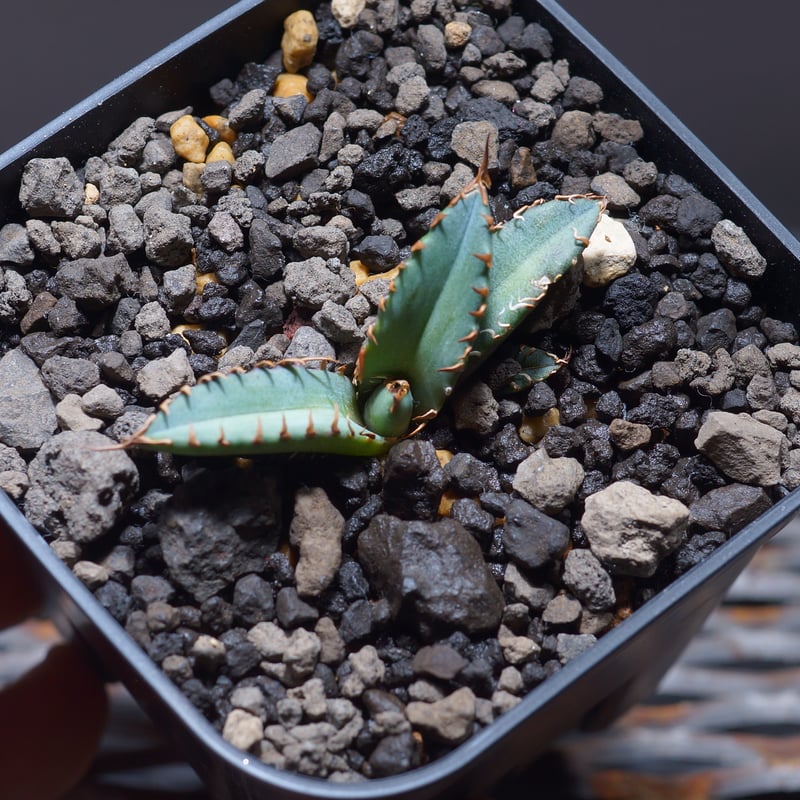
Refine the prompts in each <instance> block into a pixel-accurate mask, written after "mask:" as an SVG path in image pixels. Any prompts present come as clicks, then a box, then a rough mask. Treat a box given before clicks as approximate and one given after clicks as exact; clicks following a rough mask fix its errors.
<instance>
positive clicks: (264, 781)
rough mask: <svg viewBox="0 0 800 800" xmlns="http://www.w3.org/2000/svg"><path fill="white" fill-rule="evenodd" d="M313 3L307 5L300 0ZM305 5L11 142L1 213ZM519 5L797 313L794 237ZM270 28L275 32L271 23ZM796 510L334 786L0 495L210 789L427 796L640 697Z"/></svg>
mask: <svg viewBox="0 0 800 800" xmlns="http://www.w3.org/2000/svg"><path fill="white" fill-rule="evenodd" d="M306 5H307V4H306ZM298 7H299V4H298V3H294V2H289V1H288V0H286V1H285V2H283V1H282V0H265V2H257V1H256V0H243V1H242V2H240V3H239V4H237V5H236V6H235V7H233V8H232V9H230V10H229V11H227V12H225V13H223V14H221V15H219V16H218V17H216V18H215V19H213V20H212V21H210V22H208V23H206V24H205V25H202V26H201V27H199V28H197V29H196V30H195V31H194V32H192V33H191V34H189V35H188V36H186V37H184V38H182V39H180V40H178V41H177V42H175V43H174V44H173V45H172V46H171V47H169V48H167V49H165V50H163V51H161V52H160V53H158V54H157V55H156V56H154V57H153V58H151V59H149V60H148V61H146V62H145V63H143V64H142V65H140V66H139V67H138V68H136V69H134V70H132V71H130V72H128V73H126V74H125V75H123V76H121V77H120V78H119V79H118V80H116V81H114V82H113V83H111V84H109V85H108V86H107V87H105V88H104V89H103V90H101V91H100V92H98V93H96V94H95V95H92V96H91V97H89V98H87V100H85V101H84V102H83V103H82V104H80V105H78V106H76V107H75V108H74V109H72V110H71V111H70V112H68V113H66V114H64V115H62V116H61V117H59V118H58V119H56V120H55V121H54V122H52V123H51V124H50V125H48V126H46V127H45V128H43V129H42V130H41V131H39V132H38V133H37V134H35V135H33V136H31V137H29V138H28V139H26V140H25V141H23V142H22V143H20V144H19V145H18V146H17V147H15V148H12V149H11V150H9V151H7V152H6V153H5V154H3V155H0V212H1V213H2V217H3V219H4V220H5V221H10V220H13V219H15V218H17V217H18V216H19V215H20V211H19V208H18V206H17V200H16V198H17V191H18V185H19V178H20V175H21V170H22V166H23V165H24V163H25V162H26V161H27V160H28V159H30V158H32V157H35V156H56V155H65V156H67V157H69V158H71V159H74V160H75V161H76V162H77V161H79V160H83V159H85V158H86V157H87V156H89V155H91V154H92V153H96V152H101V151H102V148H103V147H104V144H105V143H106V142H107V141H109V140H110V139H111V138H113V137H114V136H115V135H116V134H117V133H118V132H119V131H120V130H122V129H123V128H124V127H125V126H126V125H127V124H129V123H130V122H131V121H132V120H133V119H134V118H136V117H137V116H139V115H143V114H146V115H154V116H155V115H158V114H160V113H162V112H163V111H164V110H165V109H169V108H174V107H181V106H185V105H187V104H195V105H196V107H198V108H200V107H202V106H203V105H204V104H205V103H206V98H205V97H204V96H203V97H199V96H198V91H199V90H198V89H197V88H194V87H205V86H208V85H209V84H211V83H213V82H214V81H216V80H218V79H220V78H222V77H225V76H229V75H231V74H235V73H236V72H237V71H238V68H239V67H240V66H241V65H242V64H243V63H244V62H246V61H249V60H254V61H257V60H263V59H264V58H265V57H266V56H267V54H268V53H269V52H270V51H271V50H272V49H274V47H275V46H276V45H277V40H278V35H279V34H278V31H279V28H280V22H281V20H282V19H283V18H284V17H285V16H286V15H287V14H288V13H290V12H291V11H293V10H295V9H296V8H298ZM517 10H518V11H519V12H521V13H523V14H525V15H527V16H528V17H529V18H530V19H532V20H534V19H535V20H538V21H540V22H542V23H543V24H544V25H545V26H546V27H547V28H548V29H549V30H550V31H551V33H552V34H553V36H554V37H555V39H556V43H557V46H558V49H559V52H560V53H561V54H562V55H563V56H566V57H568V58H569V59H570V60H571V62H572V64H573V65H574V67H575V69H576V71H578V72H579V73H580V74H581V75H583V76H585V77H587V78H590V79H593V80H595V81H597V82H598V83H600V84H601V85H602V86H603V88H604V91H605V95H606V98H607V103H608V110H614V111H619V112H621V113H625V114H626V115H632V116H634V117H635V118H637V119H638V120H639V121H640V122H641V123H642V125H643V126H644V128H645V131H646V137H645V140H644V142H642V143H641V144H640V146H638V149H639V152H640V154H641V155H642V156H643V157H644V158H652V159H654V160H656V161H657V162H658V164H659V168H660V169H662V170H663V169H665V168H666V169H674V170H676V171H678V172H679V173H680V174H681V175H683V176H685V177H686V178H687V179H689V180H691V181H692V182H693V183H694V184H695V185H696V186H697V187H698V189H699V190H700V191H701V192H703V193H704V194H705V195H706V196H707V197H708V198H710V199H712V200H713V201H714V202H715V203H717V204H718V205H719V206H720V208H721V209H722V210H723V212H724V214H725V215H726V216H729V217H730V218H732V219H734V220H736V221H737V223H738V224H740V225H742V227H744V229H745V230H746V232H747V233H748V235H749V236H750V238H751V239H752V241H753V242H754V244H755V245H756V246H757V247H758V248H759V250H760V251H761V252H762V253H763V255H764V256H765V257H766V258H767V260H768V263H769V265H770V266H769V273H768V276H769V281H768V282H763V283H764V285H763V286H762V287H760V288H759V289H757V290H756V291H758V292H761V295H760V296H757V298H756V299H757V301H758V302H759V303H760V304H761V305H762V306H763V307H764V308H765V309H766V310H767V312H768V313H769V314H770V315H771V316H774V317H778V318H781V319H790V320H793V319H795V318H796V314H795V310H796V309H797V308H798V307H800V302H798V301H799V300H800V298H798V297H797V296H796V295H797V293H798V289H797V288H796V287H800V260H799V259H800V247H799V246H798V243H797V241H796V240H795V239H794V237H792V236H791V234H789V232H788V231H787V230H786V229H785V228H784V227H783V226H782V225H781V224H780V223H779V222H778V221H777V220H776V219H775V218H774V217H773V216H772V214H770V212H769V211H767V210H766V209H765V208H764V207H763V206H762V205H761V204H760V203H759V202H758V201H757V200H756V199H755V198H754V197H753V196H752V195H751V194H750V193H749V192H748V191H747V190H746V189H745V188H744V187H743V186H742V185H741V184H740V183H739V182H738V181H737V180H736V178H735V177H734V176H733V175H731V173H730V172H729V171H728V170H727V169H726V168H725V167H724V166H723V165H722V164H721V163H720V162H719V161H717V159H715V158H714V156H713V155H711V153H709V152H708V150H707V149H706V148H705V147H704V146H703V145H702V144H701V143H700V142H699V141H698V140H697V139H696V138H695V137H694V136H692V134H691V133H690V132H689V131H688V130H686V128H685V127H684V126H683V125H682V124H681V123H680V122H679V121H678V120H677V119H676V118H675V117H674V116H673V115H672V114H671V113H670V112H669V111H668V110H667V109H666V108H664V106H663V105H662V104H661V103H659V102H658V100H657V99H656V98H654V97H653V96H652V95H651V94H650V93H649V92H648V91H647V90H646V89H645V88H644V87H643V86H642V85H641V84H640V83H639V82H638V81H637V80H636V79H635V78H634V77H633V76H632V75H631V74H630V73H629V72H628V71H627V70H626V69H625V68H623V67H622V66H621V65H620V64H619V63H618V62H617V61H616V60H615V59H614V58H613V57H612V56H611V55H610V54H609V53H608V52H607V51H606V50H604V49H603V48H602V47H601V46H600V45H599V44H598V43H597V41H596V40H594V39H593V38H592V37H591V36H589V35H588V34H587V33H586V31H584V30H583V29H582V28H581V27H580V26H579V25H577V24H576V23H575V21H574V20H573V19H572V18H571V17H569V16H568V15H567V14H566V13H565V12H564V11H563V10H562V9H560V8H559V6H558V5H557V3H556V2H554V0H539V2H534V0H528V1H527V2H526V1H525V0H518V2H517ZM270 32H271V35H270ZM798 510H800V491H796V492H794V493H792V494H791V495H789V496H787V497H786V498H785V499H783V500H782V501H780V502H779V503H777V504H776V505H775V506H773V507H772V508H771V509H770V510H769V511H767V512H766V513H765V514H763V515H762V516H761V517H760V518H758V519H757V520H756V521H755V522H753V523H752V524H750V525H748V526H747V527H746V528H745V529H744V530H742V531H740V532H739V533H737V534H736V535H735V536H734V537H732V539H731V540H730V541H728V542H727V543H726V544H724V545H723V546H721V547H720V548H719V549H718V550H716V551H715V552H714V553H713V554H712V555H710V556H709V557H708V558H707V559H706V560H705V561H704V562H703V563H702V564H700V565H699V566H697V567H695V568H694V569H692V570H690V571H689V572H687V573H686V574H685V575H683V576H682V577H681V578H679V579H678V580H677V581H675V582H674V583H673V584H671V585H670V586H669V587H668V588H666V589H665V590H663V591H662V592H661V593H659V594H658V595H657V596H656V597H655V598H654V599H652V600H651V601H649V602H648V603H647V604H646V605H645V606H644V607H643V608H641V609H640V610H638V611H636V612H635V614H633V615H632V616H631V617H630V618H629V619H627V620H625V621H624V622H623V623H622V624H620V625H619V626H618V627H616V628H615V629H614V630H612V631H611V632H609V633H608V634H606V635H605V636H604V637H603V638H602V639H601V640H600V641H599V642H598V643H597V644H596V645H595V646H594V647H593V648H591V650H589V651H588V652H586V653H584V654H583V655H581V656H579V657H578V658H576V659H575V660H573V661H571V662H570V663H568V664H567V665H566V666H565V667H564V668H563V669H562V670H560V671H559V672H558V673H557V674H556V675H554V676H553V677H551V678H549V679H548V680H547V681H545V682H544V683H543V684H542V685H540V686H539V687H538V688H536V689H535V690H534V691H532V692H530V693H529V694H528V695H527V696H526V697H525V698H524V699H523V700H522V702H521V703H520V704H519V705H517V706H516V707H515V708H513V709H512V710H511V711H508V712H507V713H506V714H504V715H503V716H502V717H500V718H499V719H498V720H497V721H496V722H495V723H494V724H492V725H491V726H490V727H489V728H487V729H485V730H483V731H481V732H479V733H478V734H476V735H475V736H473V737H472V738H470V739H469V740H468V741H467V742H466V743H464V744H462V745H461V746H459V747H458V748H457V749H456V750H454V751H453V752H452V753H450V754H449V755H446V756H444V757H443V758H441V759H439V760H437V761H435V762H433V763H431V764H429V765H426V766H424V767H420V768H418V769H416V770H413V771H412V772H409V773H407V774H404V775H400V776H396V777H392V778H384V779H378V780H373V781H370V782H364V783H362V784H356V785H353V784H348V785H337V784H332V783H326V782H323V781H320V780H317V779H313V778H308V777H303V776H299V775H295V774H291V773H285V772H279V771H277V770H275V769H272V768H270V767H267V766H265V765H263V764H261V763H259V762H258V760H257V759H256V758H254V757H248V756H247V755H246V754H244V753H243V752H242V751H240V750H238V749H236V748H234V747H232V746H230V745H229V744H227V743H226V742H225V741H224V740H223V739H222V737H221V736H220V735H219V734H218V733H217V732H216V731H215V730H214V729H213V728H212V726H211V725H210V724H209V723H208V722H206V720H205V719H204V718H203V717H202V716H201V714H200V713H199V712H198V711H197V710H196V709H195V708H194V707H193V706H192V705H191V704H190V702H189V701H188V700H187V699H186V698H185V697H184V696H183V695H182V694H181V693H180V691H179V690H178V689H177V688H176V687H175V686H174V685H173V684H172V683H171V682H170V681H169V680H168V679H167V678H166V676H165V675H164V674H163V673H162V672H161V670H160V669H159V668H158V667H157V666H156V665H155V664H154V663H153V662H152V661H151V660H150V659H149V658H148V656H147V655H146V654H145V653H144V652H143V651H141V650H140V649H139V647H138V646H137V645H136V644H135V643H134V641H133V640H132V639H130V638H129V637H128V636H127V634H125V633H124V631H123V630H122V628H121V627H120V626H119V625H118V624H117V623H116V622H115V621H114V620H113V619H112V618H111V616H110V615H109V614H108V613H107V612H106V611H105V610H104V609H103V608H101V607H100V605H99V604H98V603H97V601H96V600H95V599H94V598H93V597H92V595H91V594H90V593H89V591H88V590H87V589H86V588H85V587H84V586H83V585H82V584H81V583H80V582H79V581H78V579H77V578H75V577H74V576H73V575H72V573H71V572H70V571H69V569H68V568H67V567H66V566H65V565H64V564H63V563H61V561H59V560H58V558H57V557H56V556H55V555H54V554H53V553H52V552H51V550H50V548H49V546H48V545H47V544H46V543H45V541H44V540H43V539H42V538H41V537H40V535H39V534H38V533H37V532H36V531H35V530H34V529H33V528H32V527H31V525H30V524H28V522H27V521H26V520H25V519H24V517H23V516H22V515H21V513H20V512H19V511H18V509H17V508H16V506H15V505H14V503H13V502H12V501H11V500H10V499H9V498H8V497H6V496H5V495H2V494H0V516H1V517H2V519H3V521H4V522H5V525H6V526H7V527H8V528H9V529H10V531H11V532H12V533H13V534H14V536H15V537H16V538H18V539H19V541H20V543H21V544H22V549H23V551H24V554H25V557H26V558H28V559H29V560H30V561H31V563H32V565H33V567H34V571H35V573H36V575H37V576H38V579H39V580H40V582H41V585H42V588H43V590H44V593H45V595H46V597H47V605H48V608H47V610H48V612H49V613H51V614H52V615H53V616H54V617H55V619H56V620H57V623H58V625H59V626H60V628H61V629H62V631H64V632H65V633H67V634H68V635H72V636H76V637H78V638H79V639H81V640H83V641H84V642H85V643H86V645H87V646H88V647H89V648H90V649H91V650H92V651H93V652H94V653H95V654H96V655H97V657H98V659H99V660H100V662H101V663H102V665H103V666H104V668H105V669H106V670H107V672H108V675H109V676H110V677H112V678H113V679H118V680H121V681H122V682H123V683H124V684H125V685H126V686H127V688H128V689H129V690H130V692H131V693H132V694H133V696H134V697H135V698H136V699H137V700H138V701H139V702H140V703H141V705H142V706H143V707H144V708H145V710H146V711H147V712H148V713H149V714H150V715H151V717H152V718H153V720H154V721H155V722H156V724H157V726H158V728H159V730H161V731H163V732H165V733H166V734H167V735H168V736H169V737H170V738H171V739H172V740H174V742H175V743H176V745H177V746H178V747H179V748H180V749H181V751H182V752H183V753H184V754H185V756H186V758H187V760H188V761H189V762H190V763H191V764H192V765H193V767H194V768H195V769H196V770H197V772H198V773H199V775H200V776H201V777H202V779H203V780H204V781H205V782H206V784H207V786H208V787H209V790H210V792H211V793H212V794H213V796H214V797H216V798H220V800H225V799H226V798H236V800H244V799H245V798H267V797H269V798H297V799H299V798H330V799H333V798H341V799H342V800H344V798H354V799H355V800H359V799H365V798H391V797H403V798H415V799H419V800H422V798H430V797H443V796H445V795H452V796H461V797H463V796H465V795H471V794H473V793H474V792H476V791H478V790H479V789H480V788H481V787H486V786H488V785H490V784H492V783H493V782H495V781H497V780H498V779H499V778H501V777H502V776H504V775H506V774H508V773H509V772H511V771H513V770H515V769H517V768H520V767H523V766H525V765H526V764H528V763H530V762H531V761H533V760H534V759H535V758H536V757H537V756H538V755H540V754H541V753H542V752H543V751H544V750H545V749H546V748H547V747H548V746H549V745H550V743H551V742H552V741H553V739H554V738H556V737H557V736H558V735H560V734H561V733H563V732H565V731H567V730H570V729H574V728H578V727H583V728H599V727H602V726H604V725H607V724H608V723H610V722H611V721H612V720H614V719H615V718H616V717H617V716H619V714H621V713H622V712H623V711H625V710H626V709H627V708H629V707H630V706H631V705H633V704H635V703H636V702H638V701H640V700H642V699H643V698H645V697H646V696H647V695H648V694H649V693H650V692H651V691H652V690H653V689H654V688H655V686H656V684H657V683H658V681H659V680H660V678H661V677H662V675H663V674H664V672H665V671H666V670H667V668H668V667H669V666H670V665H671V664H672V663H673V662H674V660H675V659H676V658H677V657H678V655H679V654H680V652H681V651H682V649H683V648H684V647H685V645H686V644H687V643H688V642H689V640H690V639H691V638H692V636H693V635H694V634H695V633H696V631H697V630H698V629H699V628H700V626H701V625H702V624H703V622H704V620H705V619H706V617H707V616H708V615H709V613H710V612H711V611H712V610H713V609H714V608H715V607H716V606H717V605H718V604H719V603H720V602H721V600H722V598H723V596H724V594H725V592H726V590H727V589H728V587H729V586H730V585H731V583H732V582H733V580H734V579H735V578H736V577H737V575H738V574H739V573H740V572H741V571H742V569H743V568H744V567H745V566H746V565H747V563H748V561H749V560H750V559H751V558H752V556H753V555H754V554H755V552H756V550H757V549H758V547H759V546H760V545H761V544H763V543H764V542H765V541H766V540H767V539H769V538H770V537H771V536H772V535H774V534H775V533H776V532H777V531H779V530H780V529H781V528H782V527H783V526H784V525H785V524H786V523H787V522H788V521H789V520H790V519H791V518H792V517H793V516H794V515H795V514H796V513H797V512H798Z"/></svg>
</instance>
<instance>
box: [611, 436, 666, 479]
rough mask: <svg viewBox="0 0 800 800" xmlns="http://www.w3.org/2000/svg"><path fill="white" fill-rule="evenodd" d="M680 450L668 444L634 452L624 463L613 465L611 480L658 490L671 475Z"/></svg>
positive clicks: (659, 444) (660, 444)
mask: <svg viewBox="0 0 800 800" xmlns="http://www.w3.org/2000/svg"><path fill="white" fill-rule="evenodd" d="M680 455H681V453H680V450H678V448H677V447H675V446H673V445H670V444H663V443H658V444H655V445H653V447H651V448H649V449H648V450H636V451H635V452H634V453H633V454H632V455H630V456H628V458H626V459H625V460H624V461H620V462H619V463H617V464H615V465H614V468H613V469H612V471H611V477H612V480H615V481H623V480H630V481H634V482H635V483H639V484H641V485H642V486H645V487H647V488H649V489H656V488H658V487H659V486H660V485H661V484H662V483H663V482H664V481H666V480H667V479H668V478H669V477H670V476H671V475H672V471H673V468H674V467H675V464H677V463H678V459H679V458H680Z"/></svg>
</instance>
